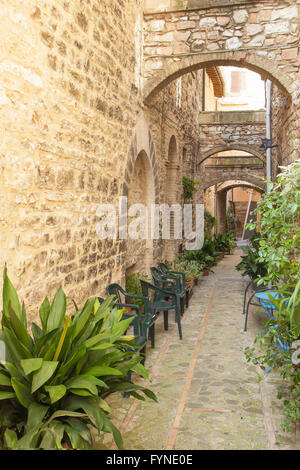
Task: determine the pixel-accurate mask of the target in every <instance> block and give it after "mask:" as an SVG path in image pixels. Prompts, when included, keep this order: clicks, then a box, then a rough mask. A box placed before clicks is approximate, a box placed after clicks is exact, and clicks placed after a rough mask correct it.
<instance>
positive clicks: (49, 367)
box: [0, 270, 153, 450]
mask: <svg viewBox="0 0 300 470" xmlns="http://www.w3.org/2000/svg"><path fill="white" fill-rule="evenodd" d="M3 299H4V309H3V312H4V314H3V317H2V330H1V331H0V339H1V341H3V342H4V344H5V353H6V357H5V360H3V361H2V362H1V364H0V403H1V408H0V411H1V413H0V421H1V422H0V427H1V426H4V425H5V427H7V432H6V433H5V436H6V441H5V442H6V448H11V449H16V450H19V449H31V448H37V447H39V448H43V449H52V448H56V449H62V441H63V440H64V439H65V438H66V436H67V440H68V442H69V443H71V445H72V447H74V448H77V449H85V448H89V447H91V446H92V438H91V432H90V430H89V428H88V425H92V426H94V427H95V428H96V429H97V430H98V433H100V432H101V431H104V432H110V433H112V434H113V436H114V439H115V440H116V442H117V444H118V446H119V447H121V446H122V438H121V435H120V433H119V431H118V430H117V429H116V428H115V427H114V426H113V425H112V424H111V423H110V419H109V417H108V414H109V413H110V412H111V408H110V407H109V405H108V404H107V403H106V401H105V400H104V399H105V398H106V397H107V396H109V395H110V394H111V393H114V392H116V391H121V392H122V391H128V392H129V393H130V394H132V395H133V396H134V397H137V398H138V397H139V393H140V392H144V394H145V395H147V396H149V397H150V398H152V399H153V397H152V396H151V392H149V391H148V390H147V389H144V388H143V387H142V386H139V387H137V386H134V384H132V382H131V381H130V380H128V379H127V378H126V375H127V372H128V371H129V370H134V371H135V372H137V373H139V374H140V375H141V376H143V377H145V378H146V377H147V373H146V370H145V369H144V368H143V366H141V365H140V360H141V358H139V357H134V358H133V356H135V349H136V348H138V346H136V345H134V343H133V342H132V338H133V337H129V336H128V335H126V336H125V337H124V336H123V335H124V333H125V331H126V330H127V328H128V326H129V324H130V323H131V322H132V319H133V318H132V317H131V318H127V319H125V320H122V311H120V310H118V309H117V308H116V307H115V306H114V298H113V296H111V297H109V298H107V299H105V300H104V302H102V303H101V304H100V302H99V301H98V299H97V298H91V299H88V300H87V302H86V303H85V305H84V306H83V308H82V309H80V310H79V309H78V307H77V306H76V311H75V312H74V313H73V314H72V313H71V314H69V312H68V315H66V295H65V293H64V292H63V290H62V288H59V289H58V291H57V292H56V294H55V296H54V299H53V301H52V303H50V301H49V299H48V297H46V298H45V300H44V301H43V303H42V305H41V307H40V309H39V317H40V326H39V325H38V324H36V323H32V324H31V332H30V333H29V332H28V331H27V326H26V325H27V322H26V310H25V305H24V303H23V304H22V306H21V304H20V301H19V299H18V296H17V293H16V291H15V289H14V287H13V286H12V284H11V282H10V280H9V279H8V277H7V275H6V270H5V272H4V284H3ZM74 305H75V304H74ZM68 306H69V304H68ZM140 399H142V398H140ZM57 408H61V409H59V410H58V411H56V410H57ZM26 419H27V421H26ZM11 429H13V431H11ZM14 429H16V430H17V433H16V432H14ZM20 433H21V438H19V436H20Z"/></svg>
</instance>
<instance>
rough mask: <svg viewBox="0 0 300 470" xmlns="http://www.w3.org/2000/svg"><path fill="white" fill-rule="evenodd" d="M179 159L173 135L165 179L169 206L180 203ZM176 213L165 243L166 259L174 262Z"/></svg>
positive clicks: (172, 215) (172, 214) (176, 243)
mask: <svg viewBox="0 0 300 470" xmlns="http://www.w3.org/2000/svg"><path fill="white" fill-rule="evenodd" d="M179 176H180V175H179V157H178V147H177V141H176V137H175V136H174V135H172V137H171V138H170V141H169V147H168V160H167V164H166V178H165V182H166V183H165V184H166V186H165V202H166V204H168V205H169V206H172V205H173V204H176V203H180V200H179V198H180V187H181V181H179ZM174 223H175V220H174V213H173V212H171V213H170V237H171V238H170V240H165V243H164V258H165V259H168V260H172V259H173V257H174V256H175V254H176V247H177V245H178V242H177V241H176V240H174V231H175V230H174Z"/></svg>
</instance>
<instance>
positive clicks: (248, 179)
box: [201, 173, 266, 192]
mask: <svg viewBox="0 0 300 470" xmlns="http://www.w3.org/2000/svg"><path fill="white" fill-rule="evenodd" d="M233 179H235V180H237V181H239V182H243V183H245V184H247V183H248V184H252V185H253V186H256V187H257V188H260V189H261V191H264V192H265V190H266V186H265V183H264V182H263V181H262V180H261V179H260V177H256V176H254V175H249V174H243V173H240V174H237V176H236V178H228V176H226V175H224V176H218V177H212V178H210V179H207V180H206V181H204V182H203V186H202V188H201V189H203V190H205V189H207V188H209V187H210V186H214V185H215V184H219V183H225V182H226V181H232V180H233ZM239 186H241V184H239Z"/></svg>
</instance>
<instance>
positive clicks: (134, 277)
mask: <svg viewBox="0 0 300 470" xmlns="http://www.w3.org/2000/svg"><path fill="white" fill-rule="evenodd" d="M140 279H142V280H143V281H147V282H150V278H149V277H148V276H146V275H145V274H141V273H134V274H131V275H130V276H128V278H127V279H126V292H128V293H129V294H133V295H140V296H142V295H143V292H142V287H141V283H140ZM126 301H128V303H133V304H135V305H138V306H139V307H140V308H142V307H143V306H144V302H143V301H142V300H139V299H134V301H133V299H132V301H131V299H130V297H128V298H127V299H126Z"/></svg>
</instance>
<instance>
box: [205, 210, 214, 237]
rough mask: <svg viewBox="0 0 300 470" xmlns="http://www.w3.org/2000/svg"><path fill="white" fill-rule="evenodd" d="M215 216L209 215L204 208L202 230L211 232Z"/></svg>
mask: <svg viewBox="0 0 300 470" xmlns="http://www.w3.org/2000/svg"><path fill="white" fill-rule="evenodd" d="M216 222H217V221H216V218H215V217H214V216H213V215H211V213H210V212H209V211H208V210H206V209H205V210H204V230H205V231H206V232H211V231H212V229H213V227H214V226H215V225H216Z"/></svg>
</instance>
